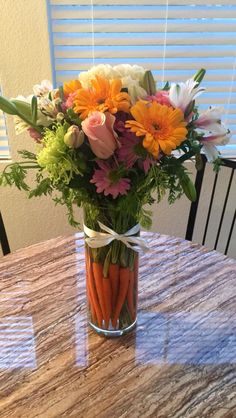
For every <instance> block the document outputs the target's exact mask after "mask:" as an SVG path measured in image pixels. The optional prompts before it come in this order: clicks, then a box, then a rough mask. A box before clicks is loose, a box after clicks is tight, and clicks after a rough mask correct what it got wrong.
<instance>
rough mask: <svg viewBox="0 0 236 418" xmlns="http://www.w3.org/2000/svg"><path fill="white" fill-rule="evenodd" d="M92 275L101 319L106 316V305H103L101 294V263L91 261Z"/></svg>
mask: <svg viewBox="0 0 236 418" xmlns="http://www.w3.org/2000/svg"><path fill="white" fill-rule="evenodd" d="M92 266H93V276H94V281H95V286H96V290H97V295H98V301H99V304H100V307H101V310H102V316H103V319H105V318H106V307H105V301H104V295H103V266H102V264H99V263H96V262H93V263H92Z"/></svg>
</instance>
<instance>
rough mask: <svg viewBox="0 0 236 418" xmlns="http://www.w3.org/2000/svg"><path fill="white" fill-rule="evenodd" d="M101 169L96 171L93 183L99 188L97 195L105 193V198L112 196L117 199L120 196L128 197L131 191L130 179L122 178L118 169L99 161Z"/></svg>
mask: <svg viewBox="0 0 236 418" xmlns="http://www.w3.org/2000/svg"><path fill="white" fill-rule="evenodd" d="M97 165H98V166H99V169H96V170H95V171H94V175H93V177H92V180H90V182H91V183H94V184H95V185H96V188H97V193H104V195H105V196H108V195H111V196H112V197H113V199H115V198H116V197H117V196H118V195H126V194H127V191H128V190H129V189H130V179H128V178H122V177H120V173H119V171H118V170H117V168H116V167H114V166H112V165H111V164H109V163H108V162H107V161H99V160H98V161H97Z"/></svg>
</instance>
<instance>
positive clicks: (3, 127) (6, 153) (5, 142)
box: [0, 90, 10, 160]
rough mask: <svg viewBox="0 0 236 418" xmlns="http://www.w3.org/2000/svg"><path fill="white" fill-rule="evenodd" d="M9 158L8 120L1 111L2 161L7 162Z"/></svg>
mask: <svg viewBox="0 0 236 418" xmlns="http://www.w3.org/2000/svg"><path fill="white" fill-rule="evenodd" d="M0 95H1V90H0ZM9 158H10V150H9V143H8V137H7V128H6V119H5V115H4V113H3V112H2V111H1V110H0V160H7V159H9Z"/></svg>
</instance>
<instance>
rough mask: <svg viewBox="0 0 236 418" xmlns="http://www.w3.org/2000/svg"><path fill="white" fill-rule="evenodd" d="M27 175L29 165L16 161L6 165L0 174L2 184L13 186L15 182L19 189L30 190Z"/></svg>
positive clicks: (0, 183) (0, 184)
mask: <svg viewBox="0 0 236 418" xmlns="http://www.w3.org/2000/svg"><path fill="white" fill-rule="evenodd" d="M26 175H27V167H25V166H23V165H21V164H18V163H15V164H11V165H9V166H7V167H6V169H5V170H4V171H3V173H1V174H0V186H12V185H13V184H14V185H15V186H16V187H17V188H18V189H19V190H25V191H28V190H29V186H28V185H27V183H26V182H25V178H26Z"/></svg>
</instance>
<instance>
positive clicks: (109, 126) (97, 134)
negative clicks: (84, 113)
mask: <svg viewBox="0 0 236 418" xmlns="http://www.w3.org/2000/svg"><path fill="white" fill-rule="evenodd" d="M114 122H115V116H113V115H111V114H110V113H108V112H106V113H102V112H97V111H95V112H92V113H90V115H89V116H88V117H87V118H86V119H85V120H84V121H83V122H82V129H83V131H84V133H85V134H86V135H87V137H88V140H89V143H90V146H91V148H92V151H93V153H94V154H95V155H96V157H98V158H101V159H103V160H106V159H107V158H109V157H110V156H111V155H112V154H114V151H115V150H116V148H117V147H118V146H119V142H118V140H117V137H118V136H117V134H116V133H115V131H114V129H113V126H114Z"/></svg>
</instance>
